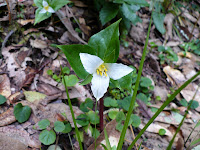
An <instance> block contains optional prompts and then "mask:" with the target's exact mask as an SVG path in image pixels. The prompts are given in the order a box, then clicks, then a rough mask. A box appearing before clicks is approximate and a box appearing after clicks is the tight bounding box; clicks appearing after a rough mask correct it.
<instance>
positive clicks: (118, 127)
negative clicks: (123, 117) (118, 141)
mask: <svg viewBox="0 0 200 150" xmlns="http://www.w3.org/2000/svg"><path fill="white" fill-rule="evenodd" d="M123 127H124V126H123V125H122V124H121V122H118V123H117V125H116V129H117V130H118V131H120V132H122V129H123Z"/></svg>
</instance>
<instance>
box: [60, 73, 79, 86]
mask: <svg viewBox="0 0 200 150" xmlns="http://www.w3.org/2000/svg"><path fill="white" fill-rule="evenodd" d="M64 80H65V83H66V86H68V87H70V86H74V85H75V84H76V83H78V81H79V79H78V78H77V76H75V75H69V76H64ZM63 84H64V81H63Z"/></svg>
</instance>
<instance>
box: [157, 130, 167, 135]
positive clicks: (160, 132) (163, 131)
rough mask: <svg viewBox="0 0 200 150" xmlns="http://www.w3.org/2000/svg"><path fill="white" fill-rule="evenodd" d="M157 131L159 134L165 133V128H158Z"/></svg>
mask: <svg viewBox="0 0 200 150" xmlns="http://www.w3.org/2000/svg"><path fill="white" fill-rule="evenodd" d="M158 133H159V135H165V133H166V131H165V129H160V130H159V131H158Z"/></svg>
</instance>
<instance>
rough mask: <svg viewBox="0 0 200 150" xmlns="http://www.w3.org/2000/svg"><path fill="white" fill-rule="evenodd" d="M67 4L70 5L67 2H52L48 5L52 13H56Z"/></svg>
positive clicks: (54, 0)
mask: <svg viewBox="0 0 200 150" xmlns="http://www.w3.org/2000/svg"><path fill="white" fill-rule="evenodd" d="M68 3H70V1H68V0H52V1H51V2H50V3H49V5H50V6H51V7H52V8H53V10H54V11H57V10H59V9H60V8H61V7H63V6H65V5H66V4H68Z"/></svg>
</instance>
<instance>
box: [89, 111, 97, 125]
mask: <svg viewBox="0 0 200 150" xmlns="http://www.w3.org/2000/svg"><path fill="white" fill-rule="evenodd" d="M88 117H89V119H90V123H91V124H99V116H98V114H97V112H96V113H95V112H93V111H89V112H88Z"/></svg>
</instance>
